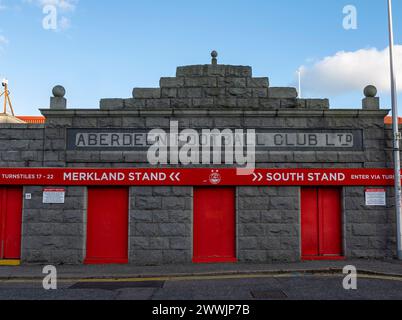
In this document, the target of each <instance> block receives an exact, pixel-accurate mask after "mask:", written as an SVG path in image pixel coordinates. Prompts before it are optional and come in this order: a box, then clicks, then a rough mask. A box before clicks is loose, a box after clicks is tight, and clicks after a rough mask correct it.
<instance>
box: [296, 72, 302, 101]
mask: <svg viewBox="0 0 402 320" xmlns="http://www.w3.org/2000/svg"><path fill="white" fill-rule="evenodd" d="M297 74H298V76H299V99H301V98H302V91H301V72H300V69H298V70H297Z"/></svg>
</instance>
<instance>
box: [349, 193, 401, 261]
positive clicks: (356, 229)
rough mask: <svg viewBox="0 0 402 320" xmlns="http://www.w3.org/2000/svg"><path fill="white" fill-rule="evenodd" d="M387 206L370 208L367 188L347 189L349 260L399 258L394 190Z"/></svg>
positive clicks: (389, 194) (389, 196)
mask: <svg viewBox="0 0 402 320" xmlns="http://www.w3.org/2000/svg"><path fill="white" fill-rule="evenodd" d="M387 195H388V197H387V206H386V207H385V208H384V207H367V206H366V205H365V188H364V187H345V188H344V228H345V229H344V232H345V251H346V252H345V255H346V256H347V257H348V258H384V257H386V258H393V257H394V256H395V255H396V215H395V211H394V204H393V201H394V200H393V199H394V193H393V188H387Z"/></svg>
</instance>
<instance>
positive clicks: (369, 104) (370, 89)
mask: <svg viewBox="0 0 402 320" xmlns="http://www.w3.org/2000/svg"><path fill="white" fill-rule="evenodd" d="M376 95H377V88H376V87H374V86H372V85H370V86H367V87H366V88H365V89H364V96H365V98H364V99H363V110H380V98H378V97H376Z"/></svg>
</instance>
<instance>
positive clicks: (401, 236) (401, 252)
mask: <svg viewBox="0 0 402 320" xmlns="http://www.w3.org/2000/svg"><path fill="white" fill-rule="evenodd" d="M388 28H389V55H390V66H391V97H392V127H393V133H394V135H393V140H394V165H395V211H396V219H397V238H398V239H397V243H398V259H399V260H402V230H401V228H402V226H401V224H402V212H401V201H402V197H401V191H402V187H401V155H400V139H401V135H400V133H399V118H398V97H397V91H396V79H395V69H394V31H393V21H392V0H388Z"/></svg>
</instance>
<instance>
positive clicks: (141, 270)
mask: <svg viewBox="0 0 402 320" xmlns="http://www.w3.org/2000/svg"><path fill="white" fill-rule="evenodd" d="M346 265H349V266H355V267H356V269H357V289H356V290H346V289H345V288H344V279H345V277H346V276H347V274H345V273H344V270H343V269H344V267H345V266H346ZM42 271H43V267H42V266H21V267H0V300H170V301H176V300H177V301H183V300H206V301H214V300H215V301H221V300H245V301H253V300H257V301H260V300H264V301H265V300H402V265H401V263H400V262H399V261H387V262H386V261H366V260H356V261H347V262H346V261H332V262H328V261H321V262H317V261H316V262H304V263H295V264H273V265H248V264H223V265H214V264H212V265H208V264H207V265H181V266H165V267H136V266H129V265H126V266H114V265H111V266H59V267H57V271H58V272H57V274H58V277H57V289H56V290H45V289H43V284H42V282H43V279H44V278H45V275H44V274H42Z"/></svg>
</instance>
